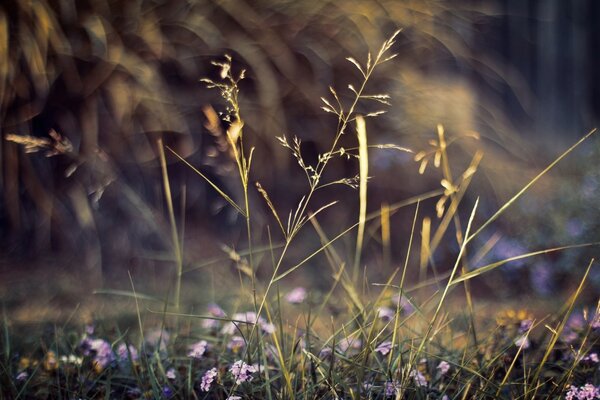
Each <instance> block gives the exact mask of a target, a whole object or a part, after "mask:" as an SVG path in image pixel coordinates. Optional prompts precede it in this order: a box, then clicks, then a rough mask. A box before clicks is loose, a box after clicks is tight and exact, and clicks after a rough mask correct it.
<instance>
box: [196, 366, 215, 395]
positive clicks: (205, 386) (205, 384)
mask: <svg viewBox="0 0 600 400" xmlns="http://www.w3.org/2000/svg"><path fill="white" fill-rule="evenodd" d="M217 375H218V372H217V369H216V368H211V369H209V370H208V371H206V372H205V373H204V375H202V381H201V382H200V390H202V391H203V392H208V391H209V390H210V386H211V385H212V383H213V381H214V380H215V378H216V377H217Z"/></svg>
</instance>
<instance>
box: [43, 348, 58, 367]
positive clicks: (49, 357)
mask: <svg viewBox="0 0 600 400" xmlns="http://www.w3.org/2000/svg"><path fill="white" fill-rule="evenodd" d="M57 368H58V360H57V359H56V353H54V352H53V351H52V350H50V351H49V352H48V353H46V357H44V369H45V370H46V371H54V370H55V369H57Z"/></svg>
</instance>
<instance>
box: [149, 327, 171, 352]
mask: <svg viewBox="0 0 600 400" xmlns="http://www.w3.org/2000/svg"><path fill="white" fill-rule="evenodd" d="M170 338H171V335H170V334H169V332H167V331H166V330H164V329H154V330H152V331H150V332H148V333H147V334H146V335H145V339H146V345H147V346H148V347H149V348H150V349H152V350H153V349H157V350H158V351H161V352H164V351H167V345H168V344H169V339H170Z"/></svg>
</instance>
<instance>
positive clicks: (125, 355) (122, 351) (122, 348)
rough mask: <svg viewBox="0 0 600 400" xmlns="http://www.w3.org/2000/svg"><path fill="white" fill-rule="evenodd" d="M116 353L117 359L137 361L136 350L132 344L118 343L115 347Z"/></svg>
mask: <svg viewBox="0 0 600 400" xmlns="http://www.w3.org/2000/svg"><path fill="white" fill-rule="evenodd" d="M117 355H118V356H119V361H121V362H124V361H137V360H138V359H139V357H138V352H137V350H136V349H135V347H133V346H132V345H126V344H125V343H121V344H119V347H117Z"/></svg>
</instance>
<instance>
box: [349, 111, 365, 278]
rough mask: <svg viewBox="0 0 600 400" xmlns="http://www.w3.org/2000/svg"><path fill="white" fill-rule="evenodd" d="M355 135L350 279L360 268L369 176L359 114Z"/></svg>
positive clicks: (363, 127) (363, 133) (363, 134)
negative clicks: (355, 218)
mask: <svg viewBox="0 0 600 400" xmlns="http://www.w3.org/2000/svg"><path fill="white" fill-rule="evenodd" d="M356 135H357V136H358V162H359V187H358V193H359V212H358V232H357V234H356V250H355V253H354V270H353V273H352V279H353V280H354V281H356V280H357V279H358V270H359V268H360V257H361V253H362V247H363V240H364V236H365V222H366V215H367V179H368V177H369V152H368V147H367V128H366V125H365V119H364V118H363V117H362V116H361V115H357V116H356Z"/></svg>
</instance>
